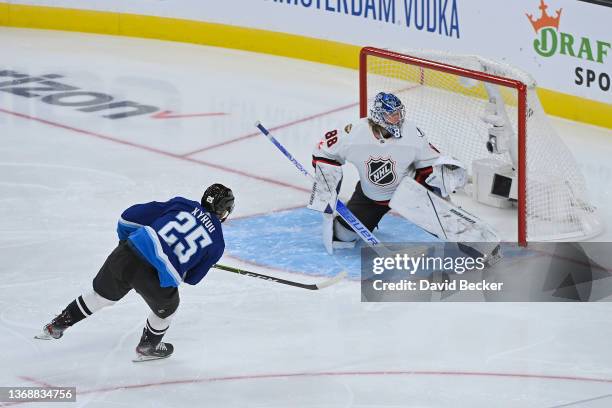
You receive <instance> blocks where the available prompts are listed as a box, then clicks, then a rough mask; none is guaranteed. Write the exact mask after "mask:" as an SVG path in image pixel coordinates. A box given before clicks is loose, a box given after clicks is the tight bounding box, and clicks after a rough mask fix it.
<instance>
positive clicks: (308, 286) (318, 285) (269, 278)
mask: <svg viewBox="0 0 612 408" xmlns="http://www.w3.org/2000/svg"><path fill="white" fill-rule="evenodd" d="M212 267H213V268H215V269H221V270H223V271H228V272H233V273H237V274H239V275H245V276H250V277H251V278H259V279H263V280H267V281H270V282H276V283H282V284H283V285H289V286H295V287H296V288H302V289H308V290H319V289H324V288H326V287H328V286H331V285H333V284H335V283H338V282H340V281H341V280H342V279H344V277H345V276H346V275H347V274H346V271H342V272H340V273H339V274H337V275H336V276H334V277H333V278H330V279H328V280H325V281H323V282H319V283H300V282H295V281H290V280H286V279H281V278H275V277H274V276H268V275H263V274H261V273H255V272H251V271H245V270H244V269H238V268H234V267H231V266H225V265H219V264H216V265H213V266H212Z"/></svg>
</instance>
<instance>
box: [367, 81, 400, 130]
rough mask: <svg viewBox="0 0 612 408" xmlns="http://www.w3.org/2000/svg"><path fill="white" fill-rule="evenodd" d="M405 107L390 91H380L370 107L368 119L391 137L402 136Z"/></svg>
mask: <svg viewBox="0 0 612 408" xmlns="http://www.w3.org/2000/svg"><path fill="white" fill-rule="evenodd" d="M405 112H406V109H405V108H404V104H403V103H402V101H401V100H400V99H399V98H398V97H397V96H395V95H393V94H392V93H385V92H380V93H378V94H377V95H376V97H375V98H374V103H373V104H372V108H370V119H371V120H372V121H373V122H374V123H376V124H377V125H378V126H381V127H382V128H383V129H385V130H386V131H387V132H389V133H390V134H391V135H393V137H396V138H400V137H402V125H403V124H404V116H405Z"/></svg>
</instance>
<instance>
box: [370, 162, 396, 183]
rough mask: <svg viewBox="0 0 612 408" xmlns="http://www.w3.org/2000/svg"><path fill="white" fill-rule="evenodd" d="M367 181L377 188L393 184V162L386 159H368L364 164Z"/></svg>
mask: <svg viewBox="0 0 612 408" xmlns="http://www.w3.org/2000/svg"><path fill="white" fill-rule="evenodd" d="M366 168H367V171H368V179H369V180H370V182H372V183H373V184H375V185H377V186H388V185H389V184H393V182H394V181H395V180H396V178H397V176H396V174H395V162H394V161H393V160H391V159H390V158H388V157H384V158H383V157H377V158H373V157H370V160H368V161H367V163H366Z"/></svg>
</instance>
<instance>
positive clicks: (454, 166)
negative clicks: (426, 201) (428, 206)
mask: <svg viewBox="0 0 612 408" xmlns="http://www.w3.org/2000/svg"><path fill="white" fill-rule="evenodd" d="M432 168H433V171H432V173H431V174H430V175H429V177H427V179H426V180H425V182H426V183H427V184H428V185H430V186H432V187H434V188H436V189H438V190H439V191H440V195H441V196H442V197H448V196H449V194H450V193H452V192H453V191H455V190H456V189H458V188H461V187H463V186H465V184H466V183H467V180H468V175H467V171H466V169H465V166H464V165H463V163H461V162H460V161H459V160H456V159H453V158H451V157H447V156H440V157H439V158H438V159H437V160H436V162H435V163H434V164H433V165H432Z"/></svg>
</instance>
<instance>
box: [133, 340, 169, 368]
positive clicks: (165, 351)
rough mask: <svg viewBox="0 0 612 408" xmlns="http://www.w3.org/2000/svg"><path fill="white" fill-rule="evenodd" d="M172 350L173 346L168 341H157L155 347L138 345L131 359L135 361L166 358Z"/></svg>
mask: <svg viewBox="0 0 612 408" xmlns="http://www.w3.org/2000/svg"><path fill="white" fill-rule="evenodd" d="M173 352H174V346H172V344H170V343H163V342H162V343H159V344H158V345H157V347H151V346H149V347H147V346H144V347H143V346H140V345H139V346H138V347H136V357H135V358H134V359H133V360H132V361H133V362H135V363H140V362H143V361H151V360H161V359H162V358H168V357H170V356H171V355H172V353H173Z"/></svg>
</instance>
